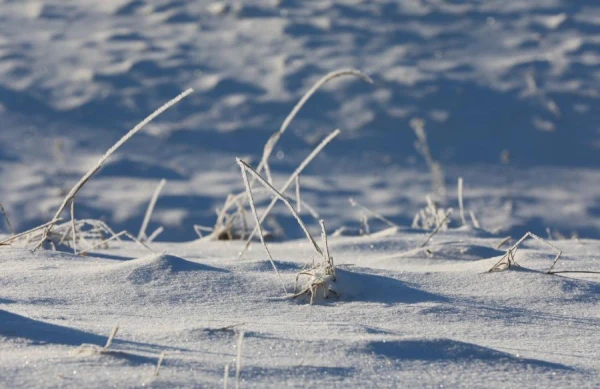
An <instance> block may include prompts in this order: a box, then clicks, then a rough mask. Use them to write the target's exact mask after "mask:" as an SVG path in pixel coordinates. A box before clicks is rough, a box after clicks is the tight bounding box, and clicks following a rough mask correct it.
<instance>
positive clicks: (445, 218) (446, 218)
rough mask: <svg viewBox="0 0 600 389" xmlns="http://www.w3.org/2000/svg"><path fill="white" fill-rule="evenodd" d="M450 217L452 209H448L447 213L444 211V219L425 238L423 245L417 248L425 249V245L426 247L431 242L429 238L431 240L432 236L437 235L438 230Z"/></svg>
mask: <svg viewBox="0 0 600 389" xmlns="http://www.w3.org/2000/svg"><path fill="white" fill-rule="evenodd" d="M450 215H452V208H450V209H448V211H446V216H445V217H444V219H443V220H442V221H441V222H440V223H439V224H438V225H437V227H435V230H433V231H432V232H431V234H429V236H428V237H427V239H425V242H423V244H421V245H420V246H419V248H421V247H425V245H427V243H429V241H430V240H431V238H433V237H434V235H435V234H437V233H438V231H439V230H440V228H442V226H443V225H444V223H445V222H446V220H448V218H449V217H450Z"/></svg>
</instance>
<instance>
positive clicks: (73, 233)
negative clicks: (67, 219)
mask: <svg viewBox="0 0 600 389" xmlns="http://www.w3.org/2000/svg"><path fill="white" fill-rule="evenodd" d="M71 231H72V232H71V233H72V236H73V238H72V239H73V254H77V230H76V229H75V198H74V197H73V199H72V200H71Z"/></svg>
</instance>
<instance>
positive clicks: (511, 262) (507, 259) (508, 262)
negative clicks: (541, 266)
mask: <svg viewBox="0 0 600 389" xmlns="http://www.w3.org/2000/svg"><path fill="white" fill-rule="evenodd" d="M527 238H533V239H535V240H538V241H540V242H542V243H544V244H545V245H547V246H550V247H551V248H552V249H553V250H555V251H556V252H557V254H556V257H555V258H554V262H552V266H550V269H549V270H548V271H547V272H546V273H548V274H551V271H552V269H553V268H554V265H556V262H558V259H559V258H560V256H561V255H562V251H561V250H559V249H558V248H556V246H554V245H553V244H552V243H550V242H548V241H546V240H544V239H542V238H540V237H539V236H537V235H535V234H533V233H531V232H528V233H526V234H525V235H523V237H522V238H521V239H519V240H518V241H517V242H516V243H515V244H514V245H512V246H511V247H510V248H509V249H508V251H507V252H506V254H504V255H503V256H502V257H501V258H500V260H499V261H498V262H496V264H495V265H494V266H492V268H491V269H490V270H488V273H492V272H497V271H502V270H506V269H510V268H511V267H513V266H519V264H518V263H517V261H516V259H515V254H516V252H517V250H518V248H519V246H520V245H521V244H522V243H523V242H524V241H525V240H526V239H527Z"/></svg>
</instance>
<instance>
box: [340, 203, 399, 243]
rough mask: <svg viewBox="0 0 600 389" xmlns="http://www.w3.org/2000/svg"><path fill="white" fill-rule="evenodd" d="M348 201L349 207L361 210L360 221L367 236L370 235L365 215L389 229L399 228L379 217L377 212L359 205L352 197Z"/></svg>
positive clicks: (383, 217)
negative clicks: (361, 217) (361, 218)
mask: <svg viewBox="0 0 600 389" xmlns="http://www.w3.org/2000/svg"><path fill="white" fill-rule="evenodd" d="M348 201H349V202H350V205H352V206H353V207H356V208H359V209H361V210H362V211H363V212H364V213H363V216H364V218H363V220H362V223H363V224H364V227H365V229H366V231H367V235H368V234H369V233H370V228H369V224H368V216H367V215H366V214H369V215H371V216H372V217H374V218H375V219H377V220H380V221H382V222H384V223H385V224H387V225H388V226H389V227H392V228H400V226H398V225H397V224H396V223H394V222H393V221H391V220H390V219H388V218H386V217H385V216H383V215H381V214H379V213H377V212H374V211H372V210H371V209H369V208H367V207H365V206H364V205H361V204H359V203H358V202H356V201H355V200H354V199H353V198H352V197H351V198H349V199H348Z"/></svg>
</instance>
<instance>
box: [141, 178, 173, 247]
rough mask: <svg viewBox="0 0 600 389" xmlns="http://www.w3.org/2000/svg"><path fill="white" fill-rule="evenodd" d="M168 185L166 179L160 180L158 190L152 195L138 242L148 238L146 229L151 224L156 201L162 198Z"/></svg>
mask: <svg viewBox="0 0 600 389" xmlns="http://www.w3.org/2000/svg"><path fill="white" fill-rule="evenodd" d="M166 183H167V180H165V179H164V178H163V179H162V180H160V182H159V183H158V185H157V186H156V189H155V190H154V194H152V198H151V199H150V203H149V204H148V209H146V215H145V216H144V221H143V222H142V226H141V227H140V232H139V233H138V240H139V241H143V240H146V239H147V238H148V237H147V236H146V228H148V223H150V218H151V217H152V212H154V206H155V205H156V201H157V200H158V196H160V192H161V191H162V189H163V187H164V186H165V184H166Z"/></svg>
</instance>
